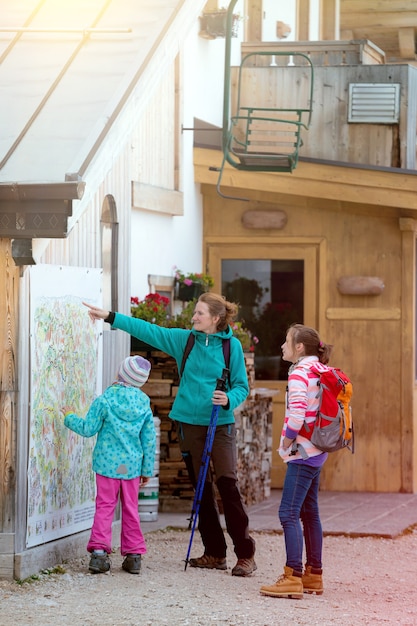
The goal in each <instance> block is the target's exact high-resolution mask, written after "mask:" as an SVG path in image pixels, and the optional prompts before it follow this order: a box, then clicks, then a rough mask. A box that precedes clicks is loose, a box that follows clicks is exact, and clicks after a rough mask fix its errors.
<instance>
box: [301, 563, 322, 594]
mask: <svg viewBox="0 0 417 626" xmlns="http://www.w3.org/2000/svg"><path fill="white" fill-rule="evenodd" d="M311 570H312V567H311V565H306V568H305V571H304V574H303V575H302V578H301V580H302V581H303V588H304V593H315V594H317V595H318V596H321V594H322V593H323V576H322V575H321V573H320V574H313V573H312V571H311ZM315 571H320V570H315Z"/></svg>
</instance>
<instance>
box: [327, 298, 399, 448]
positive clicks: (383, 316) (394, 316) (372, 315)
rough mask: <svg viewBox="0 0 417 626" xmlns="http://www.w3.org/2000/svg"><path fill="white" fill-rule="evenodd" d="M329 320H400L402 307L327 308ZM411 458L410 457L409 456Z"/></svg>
mask: <svg viewBox="0 0 417 626" xmlns="http://www.w3.org/2000/svg"><path fill="white" fill-rule="evenodd" d="M326 317H327V319H328V320H350V321H352V320H400V319H401V309H400V308H391V309H388V308H385V309H384V308H382V307H381V308H376V307H369V308H363V307H341V308H331V307H330V308H328V309H326ZM408 458H410V457H408Z"/></svg>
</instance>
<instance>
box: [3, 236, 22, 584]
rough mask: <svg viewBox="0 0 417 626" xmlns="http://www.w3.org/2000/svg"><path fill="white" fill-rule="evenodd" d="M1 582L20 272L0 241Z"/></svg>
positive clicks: (7, 244)
mask: <svg viewBox="0 0 417 626" xmlns="http://www.w3.org/2000/svg"><path fill="white" fill-rule="evenodd" d="M0 268H1V270H0V293H1V294H2V297H1V299H0V359H1V361H0V578H3V577H4V578H12V576H13V563H14V549H13V545H14V541H13V536H14V532H15V521H16V520H15V481H16V436H15V432H16V431H15V428H16V414H15V413H16V404H17V399H16V395H17V324H18V286H19V270H18V268H17V267H16V265H15V264H14V261H13V258H12V254H11V241H10V239H0Z"/></svg>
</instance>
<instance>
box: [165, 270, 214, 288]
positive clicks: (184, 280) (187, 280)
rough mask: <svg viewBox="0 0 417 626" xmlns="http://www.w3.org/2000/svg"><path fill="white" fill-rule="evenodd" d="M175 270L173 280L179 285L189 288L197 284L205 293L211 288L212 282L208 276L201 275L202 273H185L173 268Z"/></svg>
mask: <svg viewBox="0 0 417 626" xmlns="http://www.w3.org/2000/svg"><path fill="white" fill-rule="evenodd" d="M174 270H175V274H174V277H175V280H176V282H177V283H179V284H180V285H181V284H182V285H187V286H190V285H192V284H193V283H198V284H199V285H202V286H203V288H204V290H205V291H207V290H208V289H210V287H213V285H214V280H213V278H212V277H211V276H210V275H209V274H203V273H202V272H188V273H185V272H183V271H182V270H180V269H178V268H174Z"/></svg>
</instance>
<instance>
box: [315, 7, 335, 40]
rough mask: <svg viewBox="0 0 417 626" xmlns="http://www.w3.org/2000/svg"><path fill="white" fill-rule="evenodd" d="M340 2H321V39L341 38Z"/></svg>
mask: <svg viewBox="0 0 417 626" xmlns="http://www.w3.org/2000/svg"><path fill="white" fill-rule="evenodd" d="M339 16H340V0H320V28H319V32H320V39H322V40H324V39H327V40H330V41H334V40H338V39H339V38H340V34H339V33H340V26H339V23H340V20H339Z"/></svg>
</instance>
